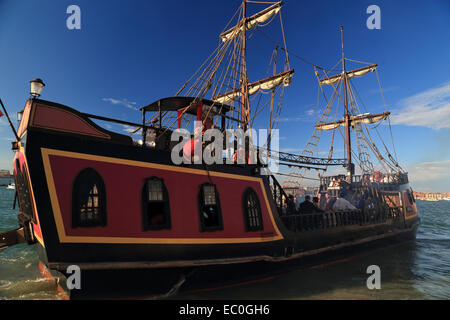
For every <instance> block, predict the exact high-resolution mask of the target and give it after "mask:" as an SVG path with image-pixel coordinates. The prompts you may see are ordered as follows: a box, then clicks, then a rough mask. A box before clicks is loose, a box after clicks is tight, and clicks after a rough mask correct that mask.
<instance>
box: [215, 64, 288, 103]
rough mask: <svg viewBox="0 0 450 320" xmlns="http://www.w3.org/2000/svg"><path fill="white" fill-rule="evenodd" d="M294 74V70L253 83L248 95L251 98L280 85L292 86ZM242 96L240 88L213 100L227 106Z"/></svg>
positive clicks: (250, 85) (249, 87)
mask: <svg viewBox="0 0 450 320" xmlns="http://www.w3.org/2000/svg"><path fill="white" fill-rule="evenodd" d="M293 74H294V70H289V71H285V72H282V73H280V74H277V75H275V76H273V77H270V78H267V79H264V80H260V81H257V82H254V83H251V84H249V85H248V94H249V96H251V95H253V94H255V93H257V92H258V91H260V90H271V89H273V88H276V87H277V86H279V85H280V84H283V85H284V86H289V85H290V84H291V78H292V75H293ZM240 96H241V89H240V88H238V89H235V90H233V91H230V92H227V93H224V94H222V95H219V96H217V97H215V98H213V100H214V101H215V102H219V103H224V104H227V103H231V102H232V101H233V100H236V99H238V98H239V97H240Z"/></svg>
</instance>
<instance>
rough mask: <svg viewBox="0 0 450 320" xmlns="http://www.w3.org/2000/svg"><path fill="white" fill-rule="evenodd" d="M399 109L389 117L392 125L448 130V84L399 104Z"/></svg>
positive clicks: (449, 125)
mask: <svg viewBox="0 0 450 320" xmlns="http://www.w3.org/2000/svg"><path fill="white" fill-rule="evenodd" d="M399 105H400V106H401V109H399V110H395V111H393V113H392V116H391V123H392V124H403V125H407V126H421V127H427V128H432V129H450V82H447V83H445V84H443V85H441V86H439V87H436V88H432V89H428V90H426V91H423V92H421V93H418V94H416V95H413V96H411V97H409V98H406V99H403V100H401V101H400V102H399Z"/></svg>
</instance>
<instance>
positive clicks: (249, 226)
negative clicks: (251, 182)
mask: <svg viewBox="0 0 450 320" xmlns="http://www.w3.org/2000/svg"><path fill="white" fill-rule="evenodd" d="M249 197H253V198H254V209H256V215H253V214H252V216H250V214H249V204H248V200H249ZM242 210H243V212H244V223H245V231H246V232H256V231H262V230H264V223H263V216H262V210H261V202H260V201H259V197H258V194H257V193H256V191H255V190H253V188H251V187H248V188H247V189H245V191H244V193H243V195H242ZM250 218H254V219H256V221H257V222H258V224H257V225H252V223H251V219H250Z"/></svg>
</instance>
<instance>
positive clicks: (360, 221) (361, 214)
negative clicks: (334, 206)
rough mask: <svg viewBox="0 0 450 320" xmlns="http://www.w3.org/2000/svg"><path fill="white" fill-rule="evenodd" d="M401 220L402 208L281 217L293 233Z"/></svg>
mask: <svg viewBox="0 0 450 320" xmlns="http://www.w3.org/2000/svg"><path fill="white" fill-rule="evenodd" d="M400 218H401V208H397V207H396V208H386V209H385V210H376V209H372V210H366V211H361V210H351V211H336V212H323V213H313V214H293V215H285V216H281V219H282V221H283V223H284V224H285V226H286V227H287V228H288V229H289V230H290V231H293V232H303V231H314V230H324V229H330V228H336V227H342V226H351V225H360V226H362V225H369V224H377V223H383V222H386V221H387V220H389V219H392V220H396V219H400Z"/></svg>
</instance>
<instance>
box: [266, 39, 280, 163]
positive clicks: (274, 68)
mask: <svg viewBox="0 0 450 320" xmlns="http://www.w3.org/2000/svg"><path fill="white" fill-rule="evenodd" d="M277 58H278V46H276V47H275V51H274V57H273V59H274V62H273V75H274V76H275V75H276V74H277ZM274 100H275V88H274V89H272V98H271V100H270V119H269V138H268V144H267V150H268V151H269V156H270V149H271V146H272V120H273V103H274Z"/></svg>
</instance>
